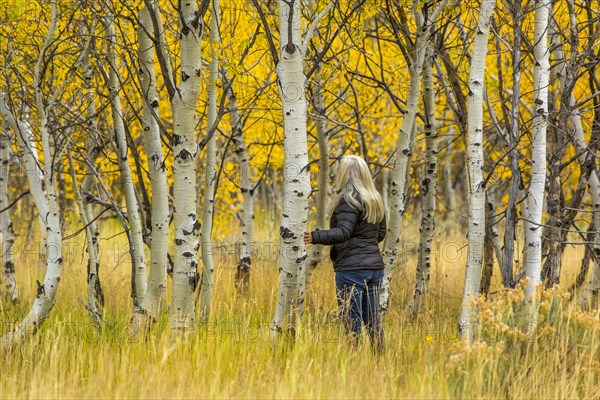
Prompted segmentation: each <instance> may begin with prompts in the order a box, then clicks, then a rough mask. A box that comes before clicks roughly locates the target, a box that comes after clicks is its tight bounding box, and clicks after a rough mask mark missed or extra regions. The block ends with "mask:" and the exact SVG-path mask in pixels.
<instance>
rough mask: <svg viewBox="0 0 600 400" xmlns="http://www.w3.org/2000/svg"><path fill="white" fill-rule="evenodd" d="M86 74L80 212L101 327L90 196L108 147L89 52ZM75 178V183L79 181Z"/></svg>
mask: <svg viewBox="0 0 600 400" xmlns="http://www.w3.org/2000/svg"><path fill="white" fill-rule="evenodd" d="M83 33H84V34H93V32H87V31H85V30H83ZM82 71H83V80H84V90H85V93H84V99H85V102H86V115H87V132H88V135H87V137H86V142H85V147H86V154H85V157H87V160H86V161H87V162H86V163H85V176H84V178H83V181H82V183H81V187H80V193H81V196H80V197H81V202H82V206H83V214H82V210H81V209H80V210H79V213H80V217H81V220H82V222H83V223H84V226H87V228H86V235H87V249H86V250H87V253H88V265H87V298H88V304H87V308H88V310H89V311H90V313H91V314H92V318H93V320H94V322H95V324H96V326H97V327H98V328H100V327H101V326H102V325H101V324H100V318H101V316H102V313H103V307H104V293H103V292H102V284H101V283H100V246H99V243H98V239H99V236H100V232H99V230H98V225H97V224H96V222H95V221H94V215H93V208H92V202H91V201H90V199H89V196H88V195H87V193H91V191H92V188H93V186H94V182H95V180H96V170H95V166H96V162H97V159H98V156H99V155H100V154H101V153H102V150H103V148H104V138H103V137H102V134H101V133H100V131H99V130H98V126H97V124H96V105H95V94H94V88H93V84H92V81H93V78H94V68H93V66H92V64H91V63H90V59H89V52H88V51H86V52H85V54H84V55H83V60H82ZM73 179H74V180H75V178H73Z"/></svg>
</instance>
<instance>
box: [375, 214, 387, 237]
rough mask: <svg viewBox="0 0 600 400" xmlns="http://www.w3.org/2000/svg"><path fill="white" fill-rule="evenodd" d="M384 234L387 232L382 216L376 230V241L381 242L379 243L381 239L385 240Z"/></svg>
mask: <svg viewBox="0 0 600 400" xmlns="http://www.w3.org/2000/svg"><path fill="white" fill-rule="evenodd" d="M386 232H387V225H386V222H385V215H384V216H383V219H382V220H381V222H380V223H379V229H378V230H377V241H378V242H381V241H383V239H385V234H386Z"/></svg>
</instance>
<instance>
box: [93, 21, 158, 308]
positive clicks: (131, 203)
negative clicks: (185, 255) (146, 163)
mask: <svg viewBox="0 0 600 400" xmlns="http://www.w3.org/2000/svg"><path fill="white" fill-rule="evenodd" d="M112 18H113V16H112V15H108V16H107V17H106V18H104V19H103V20H102V23H103V24H104V27H105V29H106V43H107V54H108V67H109V69H110V70H109V78H108V79H109V80H108V90H109V97H110V105H111V111H112V121H113V129H114V133H115V143H116V149H117V157H118V163H119V172H120V177H121V186H122V189H123V192H124V194H125V203H126V205H127V219H128V222H129V229H130V231H131V233H130V235H131V243H129V246H130V249H129V252H130V254H131V263H132V270H133V273H134V277H132V278H133V279H134V283H135V292H134V293H132V295H133V296H134V299H133V312H134V314H135V313H139V312H141V305H142V304H143V302H144V297H145V296H146V289H147V278H146V258H145V255H144V239H143V232H142V223H141V219H140V209H139V204H138V201H137V198H136V195H135V186H134V185H133V176H132V174H131V167H130V165H129V155H128V150H129V148H128V146H127V136H126V134H125V121H124V119H123V109H122V107H121V97H120V94H119V92H120V89H121V87H120V83H119V65H118V63H117V50H116V45H117V36H116V34H115V28H114V26H113V23H112Z"/></svg>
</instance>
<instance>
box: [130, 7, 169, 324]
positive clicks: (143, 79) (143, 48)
mask: <svg viewBox="0 0 600 400" xmlns="http://www.w3.org/2000/svg"><path fill="white" fill-rule="evenodd" d="M152 29H153V28H152V20H151V17H150V12H149V11H148V8H147V7H144V8H142V9H141V10H140V12H139V27H138V32H137V34H138V43H139V54H138V55H139V59H140V69H139V77H140V83H141V89H142V97H143V107H142V118H141V120H142V135H143V136H142V139H143V140H142V143H143V145H144V150H145V151H146V154H147V156H148V175H149V176H150V186H151V188H152V203H151V207H152V232H151V235H150V251H151V253H150V266H149V270H150V271H149V275H148V291H147V293H146V296H145V298H144V302H143V303H142V309H143V310H144V311H145V312H147V313H148V315H149V316H150V317H151V318H152V319H153V320H156V319H157V318H158V315H159V314H160V312H161V310H162V308H163V305H164V302H165V296H166V293H167V265H168V263H169V260H168V252H167V251H168V246H169V186H168V184H167V168H166V160H165V155H164V153H163V149H162V142H161V137H160V127H159V125H158V121H159V118H160V117H159V102H160V99H159V97H158V92H157V88H156V72H155V66H154V43H153V41H152V38H151V37H150V36H149V35H150V34H151V33H152V32H153V30H152Z"/></svg>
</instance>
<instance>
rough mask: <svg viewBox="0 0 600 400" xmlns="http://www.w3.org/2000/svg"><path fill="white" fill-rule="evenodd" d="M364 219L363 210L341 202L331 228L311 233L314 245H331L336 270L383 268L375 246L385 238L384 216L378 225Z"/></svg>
mask: <svg viewBox="0 0 600 400" xmlns="http://www.w3.org/2000/svg"><path fill="white" fill-rule="evenodd" d="M364 217H365V215H364V213H363V212H362V210H360V209H357V208H353V207H352V206H351V205H350V204H348V203H347V202H345V201H344V200H342V201H341V202H340V204H338V206H337V207H336V208H335V210H333V213H332V214H331V219H330V221H329V226H330V228H331V229H328V230H316V231H313V232H312V242H313V244H325V245H331V250H330V252H329V256H330V257H331V261H333V269H334V270H335V271H351V270H357V269H383V268H384V265H383V259H382V258H381V253H380V251H379V245H378V243H379V242H381V241H382V240H383V239H384V238H385V233H386V229H387V227H386V222H385V217H384V218H383V220H381V222H380V223H379V224H370V223H368V222H367V220H366V219H365V218H364Z"/></svg>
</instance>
